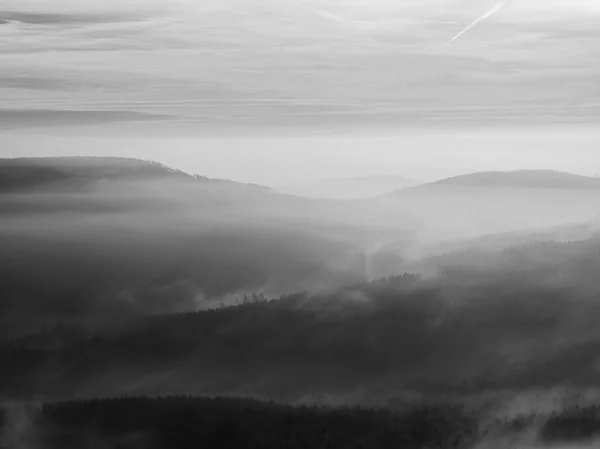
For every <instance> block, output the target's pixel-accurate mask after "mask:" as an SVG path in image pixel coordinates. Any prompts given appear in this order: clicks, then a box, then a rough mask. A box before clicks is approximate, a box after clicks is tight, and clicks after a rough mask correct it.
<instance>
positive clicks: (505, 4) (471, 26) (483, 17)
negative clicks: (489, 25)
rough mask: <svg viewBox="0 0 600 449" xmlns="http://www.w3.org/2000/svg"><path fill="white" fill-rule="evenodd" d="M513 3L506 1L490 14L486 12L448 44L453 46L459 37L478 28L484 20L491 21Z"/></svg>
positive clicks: (491, 10) (494, 8) (490, 11)
mask: <svg viewBox="0 0 600 449" xmlns="http://www.w3.org/2000/svg"><path fill="white" fill-rule="evenodd" d="M512 2H513V0H504V1H503V2H500V3H498V4H497V5H496V6H494V7H493V8H492V9H490V10H489V11H488V12H486V13H485V14H484V15H482V16H480V17H478V18H477V19H475V20H474V21H473V23H471V24H470V25H469V26H467V27H466V28H465V29H464V30H462V31H461V32H460V33H458V34H457V35H456V36H454V37H453V38H452V39H450V40H449V41H448V43H449V44H451V43H452V42H454V41H455V40H456V39H458V38H459V37H461V36H462V35H463V34H465V33H466V32H468V31H469V30H470V29H471V28H473V27H474V26H476V25H477V24H478V23H479V22H483V21H484V20H486V19H489V18H490V17H492V16H493V15H494V14H496V13H499V12H500V11H502V10H503V9H504V8H506V7H507V6H508V5H509V4H511V3H512Z"/></svg>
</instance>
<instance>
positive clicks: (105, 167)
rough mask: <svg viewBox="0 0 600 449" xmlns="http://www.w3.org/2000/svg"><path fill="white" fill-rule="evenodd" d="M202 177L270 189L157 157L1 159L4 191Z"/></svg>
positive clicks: (202, 179)
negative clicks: (200, 172)
mask: <svg viewBox="0 0 600 449" xmlns="http://www.w3.org/2000/svg"><path fill="white" fill-rule="evenodd" d="M153 180H154V181H156V180H169V181H180V182H181V181H189V182H194V181H199V182H205V183H208V182H211V183H215V184H219V185H227V186H231V187H239V188H252V189H255V190H260V191H263V192H267V191H268V190H269V189H268V188H266V187H261V186H257V185H253V184H238V183H235V182H232V181H225V180H217V179H209V178H206V177H202V176H195V175H190V174H188V173H185V172H183V171H181V170H175V169H172V168H169V167H167V166H166V165H163V164H160V163H158V162H153V161H145V160H139V159H130V158H119V157H52V158H15V159H0V193H14V192H31V191H37V190H41V189H43V190H44V191H47V190H48V189H50V190H58V191H65V190H66V191H69V190H80V189H83V188H86V187H90V186H92V185H94V184H96V183H98V182H107V181H153Z"/></svg>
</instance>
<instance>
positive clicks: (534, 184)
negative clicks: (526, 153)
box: [430, 170, 600, 189]
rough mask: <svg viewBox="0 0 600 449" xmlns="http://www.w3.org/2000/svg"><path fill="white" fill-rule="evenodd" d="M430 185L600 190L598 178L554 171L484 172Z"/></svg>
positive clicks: (599, 179)
mask: <svg viewBox="0 0 600 449" xmlns="http://www.w3.org/2000/svg"><path fill="white" fill-rule="evenodd" d="M430 185H438V186H439V185H460V186H472V187H517V188H541V189H600V178H594V177H591V176H583V175H576V174H573V173H567V172H561V171H556V170H516V171H508V172H501V171H486V172H478V173H471V174H468V175H461V176H454V177H451V178H446V179H442V180H439V181H436V182H433V183H431V184H430Z"/></svg>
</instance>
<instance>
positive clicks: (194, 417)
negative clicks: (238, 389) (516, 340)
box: [0, 396, 600, 449]
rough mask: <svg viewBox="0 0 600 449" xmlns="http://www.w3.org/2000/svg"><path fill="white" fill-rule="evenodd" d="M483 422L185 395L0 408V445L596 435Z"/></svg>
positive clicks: (445, 414)
mask: <svg viewBox="0 0 600 449" xmlns="http://www.w3.org/2000/svg"><path fill="white" fill-rule="evenodd" d="M489 418H490V415H489V414H488V413H486V411H485V410H483V409H475V408H469V407H465V406H463V405H459V404H453V403H450V402H447V403H442V402H438V403H434V404H429V405H417V406H413V407H410V408H407V409H404V410H401V411H400V410H397V411H394V410H391V409H387V408H366V407H327V406H306V405H304V406H300V405H294V406H292V405H282V404H278V403H274V402H261V401H257V400H253V399H245V398H219V397H216V398H198V397H191V396H179V397H175V396H172V397H161V398H157V397H120V398H111V399H89V400H77V401H67V402H58V403H47V404H39V405H38V404H35V403H13V404H8V405H6V406H5V407H3V408H2V409H0V447H3V448H4V446H5V445H7V446H6V447H11V446H10V444H11V443H13V444H14V443H15V442H18V443H19V444H27V445H34V444H35V445H38V446H41V447H45V448H49V449H54V448H56V449H59V448H60V449H71V448H73V449H75V448H76V449H87V448H92V447H104V448H111V449H112V448H115V449H116V448H119V449H129V448H131V449H134V448H145V449H163V448H165V449H167V448H168V449H180V448H181V449H183V448H196V447H210V448H215V449H217V448H223V449H225V448H231V449H237V448H242V447H243V448H250V449H259V448H261V449H270V448H278V449H279V448H294V449H302V448H306V449H308V448H310V449H313V448H317V449H319V448H323V449H325V448H330V449H336V448H345V449H347V448H356V449H358V448H362V449H370V448H378V449H380V448H398V447H401V448H406V449H421V448H425V447H429V448H445V449H450V448H452V449H467V448H473V447H478V446H477V445H478V444H481V443H483V444H484V447H517V446H518V447H522V446H520V445H519V442H521V443H522V442H528V443H529V444H533V443H545V444H555V443H573V442H577V443H586V442H590V441H593V439H594V438H596V437H597V436H598V435H600V419H599V414H598V406H596V405H591V406H586V407H581V408H580V407H579V406H576V407H570V408H564V409H561V410H559V411H556V412H554V413H550V414H542V415H535V414H533V415H531V414H522V415H515V416H513V417H510V418H504V419H499V418H496V419H494V418H492V419H489ZM532 432H533V433H532ZM526 438H527V440H526ZM507 441H508V442H509V443H508V444H509V445H508V446H506V442H507ZM511 441H512V446H510V444H511V443H510V442H511ZM502 443H504V444H505V445H504V446H503V445H502ZM485 444H487V446H485ZM19 447H21V446H19ZM28 447H29V446H28Z"/></svg>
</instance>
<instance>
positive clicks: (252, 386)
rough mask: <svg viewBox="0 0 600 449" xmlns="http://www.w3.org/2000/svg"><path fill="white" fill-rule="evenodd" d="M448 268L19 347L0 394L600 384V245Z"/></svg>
mask: <svg viewBox="0 0 600 449" xmlns="http://www.w3.org/2000/svg"><path fill="white" fill-rule="evenodd" d="M437 263H438V264H439V266H438V269H439V272H440V274H439V276H437V277H436V278H431V279H421V278H419V277H417V276H411V275H404V276H398V277H394V278H389V279H383V280H380V281H374V282H370V283H365V284H359V285H356V286H355V287H348V288H343V289H335V290H332V291H330V292H328V293H327V292H326V293H321V294H304V293H302V294H297V295H290V296H286V297H281V298H279V299H277V300H270V301H269V300H266V299H265V298H264V297H261V296H260V295H257V296H255V297H254V298H252V297H249V298H248V300H247V301H242V303H241V304H240V305H239V306H232V307H225V308H222V309H215V310H209V311H204V312H198V313H184V314H177V315H167V316H162V317H155V318H149V319H147V320H145V321H143V320H142V321H138V322H131V323H130V324H129V325H128V326H126V327H125V328H123V329H120V330H116V331H114V332H110V333H101V334H97V335H96V336H93V337H91V338H86V337H85V336H83V337H81V338H80V339H78V340H76V341H74V342H73V341H71V342H67V343H66V345H64V346H60V345H52V346H50V347H48V346H44V345H36V344H35V339H31V338H30V339H27V340H15V341H12V342H8V343H6V344H5V345H4V346H3V347H2V348H1V349H0V365H1V366H3V367H5V368H4V369H3V370H2V372H1V373H0V376H1V378H0V381H1V382H0V393H3V394H5V395H13V396H17V397H29V396H30V395H34V394H42V395H48V397H52V398H64V397H80V396H86V397H89V396H96V395H101V396H109V395H120V394H136V395H137V394H148V395H156V394H158V395H169V394H198V395H205V394H227V395H252V396H257V397H263V398H272V399H277V400H283V401H294V400H298V399H299V398H306V397H319V396H324V395H325V396H326V395H328V394H333V395H341V396H344V395H350V396H351V395H354V394H357V393H358V394H364V395H367V396H368V395H370V394H382V392H384V393H385V394H386V395H387V396H388V397H392V396H394V395H395V394H400V393H403V392H406V391H416V392H422V393H426V394H432V393H453V392H465V393H466V392H477V391H481V390H483V389H486V388H491V389H505V388H517V389H530V388H551V387H556V386H569V385H578V386H584V387H585V386H594V385H596V383H597V354H598V351H600V332H599V331H598V327H597V322H598V320H600V303H599V302H598V293H599V292H600V284H599V281H598V275H597V274H598V272H600V243H599V241H598V240H595V239H591V240H588V241H583V242H574V243H570V244H560V243H552V242H547V243H543V242H542V243H539V244H531V245H526V246H523V247H519V248H513V249H507V250H505V251H500V252H495V253H477V252H472V253H471V254H463V253H459V254H456V256H455V257H454V258H446V259H444V258H442V259H439V260H438V261H437ZM43 339H44V336H43V335H40V338H39V340H43ZM57 346H58V347H57Z"/></svg>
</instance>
